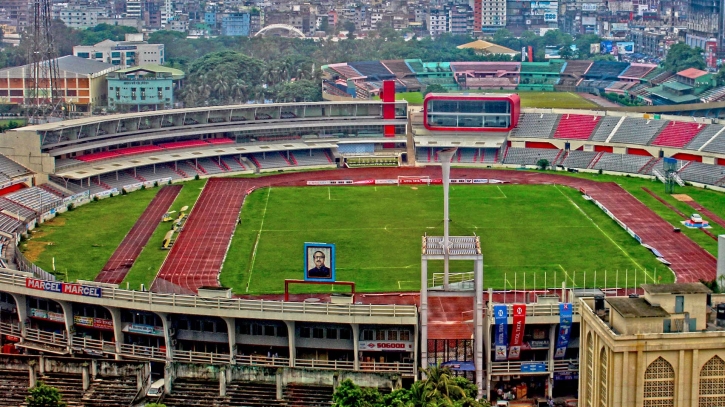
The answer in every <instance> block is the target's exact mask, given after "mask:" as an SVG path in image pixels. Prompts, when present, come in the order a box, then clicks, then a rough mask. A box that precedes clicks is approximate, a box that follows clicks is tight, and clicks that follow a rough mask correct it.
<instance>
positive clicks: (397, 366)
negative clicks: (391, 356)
mask: <svg viewBox="0 0 725 407" xmlns="http://www.w3.org/2000/svg"><path fill="white" fill-rule="evenodd" d="M360 370H364V371H368V372H400V373H402V374H404V375H412V374H413V372H414V367H413V364H412V363H401V362H393V363H380V362H360Z"/></svg>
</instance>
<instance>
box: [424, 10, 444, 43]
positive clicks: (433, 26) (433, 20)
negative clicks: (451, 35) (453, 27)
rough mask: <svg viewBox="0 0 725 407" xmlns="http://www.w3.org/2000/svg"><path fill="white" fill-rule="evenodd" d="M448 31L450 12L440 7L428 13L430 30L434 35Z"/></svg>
mask: <svg viewBox="0 0 725 407" xmlns="http://www.w3.org/2000/svg"><path fill="white" fill-rule="evenodd" d="M446 31H448V12H447V11H445V10H440V9H431V10H430V12H429V13H428V32H429V33H430V35H432V36H434V37H435V36H437V35H440V34H442V33H444V32H446Z"/></svg>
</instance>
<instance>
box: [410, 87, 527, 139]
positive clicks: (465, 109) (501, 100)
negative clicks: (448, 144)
mask: <svg viewBox="0 0 725 407" xmlns="http://www.w3.org/2000/svg"><path fill="white" fill-rule="evenodd" d="M520 111H521V102H520V99H519V96H518V95H516V94H511V95H499V94H492V95H487V94H479V95H450V94H436V93H431V94H428V95H427V96H426V97H425V101H424V103H423V113H424V118H423V124H424V125H425V127H426V128H427V129H428V130H432V131H445V132H451V131H487V132H488V131H509V130H511V129H513V128H514V127H516V125H517V124H518V121H519V113H520Z"/></svg>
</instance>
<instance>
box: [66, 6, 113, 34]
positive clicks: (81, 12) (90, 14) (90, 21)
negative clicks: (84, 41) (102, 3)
mask: <svg viewBox="0 0 725 407" xmlns="http://www.w3.org/2000/svg"><path fill="white" fill-rule="evenodd" d="M106 16H107V11H106V9H105V8H103V7H87V8H75V7H74V8H66V9H63V10H61V11H60V13H59V16H58V18H59V19H60V20H61V21H63V23H65V25H66V26H68V27H70V28H75V29H81V30H83V29H86V28H90V27H95V26H97V25H98V18H99V17H106Z"/></svg>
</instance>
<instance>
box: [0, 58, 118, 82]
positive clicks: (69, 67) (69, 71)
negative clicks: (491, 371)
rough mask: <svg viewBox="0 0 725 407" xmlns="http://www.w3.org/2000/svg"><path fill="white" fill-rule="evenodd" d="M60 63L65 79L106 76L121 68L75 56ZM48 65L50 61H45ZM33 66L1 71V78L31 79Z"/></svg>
mask: <svg viewBox="0 0 725 407" xmlns="http://www.w3.org/2000/svg"><path fill="white" fill-rule="evenodd" d="M56 60H57V61H58V69H60V76H61V77H64V78H71V77H78V76H80V77H86V76H88V75H91V76H94V77H95V76H98V75H105V74H107V73H108V72H113V71H115V70H118V69H119V68H120V67H118V66H115V65H111V64H106V63H104V62H98V61H93V60H90V59H85V58H80V57H77V56H73V55H67V56H64V57H60V58H57V59H56ZM43 64H48V61H43ZM31 77H32V64H27V65H21V66H14V67H11V68H5V69H0V78H31Z"/></svg>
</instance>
